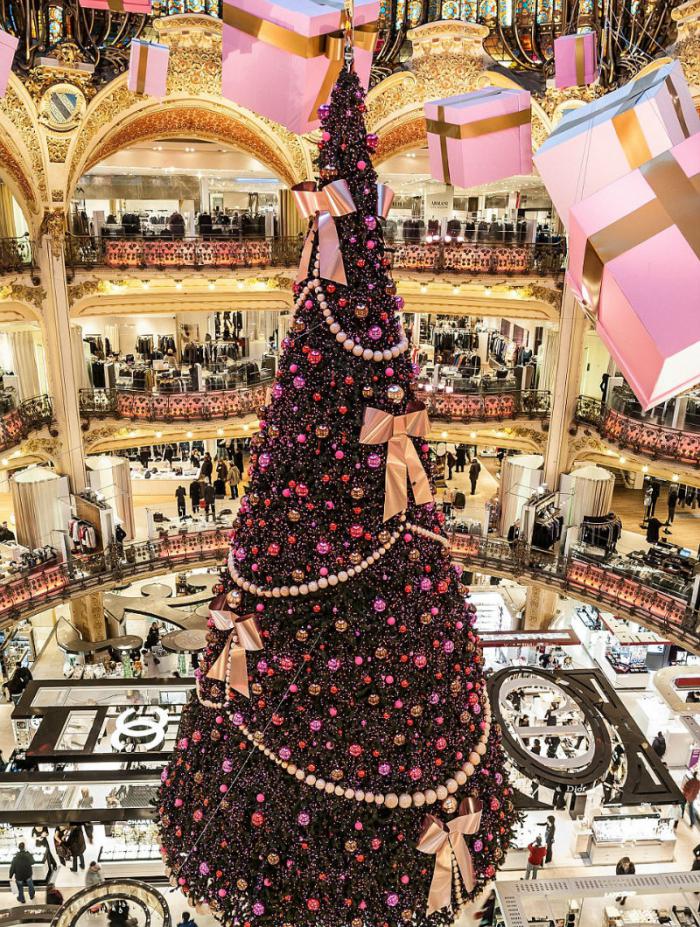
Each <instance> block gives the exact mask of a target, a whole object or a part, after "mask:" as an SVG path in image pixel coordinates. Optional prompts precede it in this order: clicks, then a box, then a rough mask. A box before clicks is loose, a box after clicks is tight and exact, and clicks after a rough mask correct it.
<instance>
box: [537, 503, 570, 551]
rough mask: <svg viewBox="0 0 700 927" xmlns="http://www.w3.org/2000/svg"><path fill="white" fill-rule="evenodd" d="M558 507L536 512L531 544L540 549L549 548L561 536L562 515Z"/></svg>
mask: <svg viewBox="0 0 700 927" xmlns="http://www.w3.org/2000/svg"><path fill="white" fill-rule="evenodd" d="M558 511H559V510H558V509H554V510H553V511H548V510H545V511H544V512H542V513H538V514H537V517H536V518H535V525H534V528H533V530H532V546H533V547H538V548H540V550H551V549H552V547H554V545H555V544H556V542H557V541H558V540H559V538H560V537H561V532H562V528H563V526H564V517H563V516H562V515H559V514H558Z"/></svg>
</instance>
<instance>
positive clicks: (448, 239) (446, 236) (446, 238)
mask: <svg viewBox="0 0 700 927" xmlns="http://www.w3.org/2000/svg"><path fill="white" fill-rule="evenodd" d="M451 241H452V236H451V235H445V244H446V245H449V243H450V242H451Z"/></svg>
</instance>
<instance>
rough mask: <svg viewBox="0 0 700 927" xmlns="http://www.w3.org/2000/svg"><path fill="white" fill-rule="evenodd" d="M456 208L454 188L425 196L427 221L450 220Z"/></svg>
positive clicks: (446, 188) (447, 188)
mask: <svg viewBox="0 0 700 927" xmlns="http://www.w3.org/2000/svg"><path fill="white" fill-rule="evenodd" d="M453 208H454V187H445V188H444V189H442V190H437V191H432V192H431V193H426V194H425V213H424V215H425V221H426V223H427V222H428V221H429V220H430V219H449V218H450V217H451V216H452V211H453Z"/></svg>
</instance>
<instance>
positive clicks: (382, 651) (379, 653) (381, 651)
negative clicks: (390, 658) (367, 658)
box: [374, 647, 388, 660]
mask: <svg viewBox="0 0 700 927" xmlns="http://www.w3.org/2000/svg"><path fill="white" fill-rule="evenodd" d="M374 655H375V657H376V658H377V659H378V660H386V658H387V655H388V651H387V649H386V647H377V649H376V650H375V651H374Z"/></svg>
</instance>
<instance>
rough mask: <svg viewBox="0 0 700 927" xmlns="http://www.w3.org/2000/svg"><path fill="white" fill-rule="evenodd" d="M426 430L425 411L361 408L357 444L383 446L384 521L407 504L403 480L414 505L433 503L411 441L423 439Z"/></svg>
mask: <svg viewBox="0 0 700 927" xmlns="http://www.w3.org/2000/svg"><path fill="white" fill-rule="evenodd" d="M429 431H430V422H429V420H428V413H427V411H426V410H425V409H417V410H416V411H414V412H407V413H406V414H405V415H392V414H391V412H384V411H383V410H382V409H374V408H372V407H371V406H369V407H368V408H366V409H365V417H364V421H363V423H362V429H361V430H360V444H386V445H388V446H387V457H386V476H385V479H384V521H388V520H389V519H390V518H392V517H393V516H394V515H398V514H399V513H400V512H403V511H404V510H405V508H406V506H407V505H408V489H407V486H406V482H407V480H409V481H410V483H411V488H412V490H413V498H414V499H415V500H416V504H417V505H425V504H426V503H428V502H432V501H433V494H432V492H431V491H430V483H429V481H428V477H427V475H426V472H425V470H424V469H423V464H422V463H421V461H420V457H419V456H418V451H416V448H415V446H414V444H413V441H412V440H411V439H412V438H425V437H426V436H427V435H428V433H429Z"/></svg>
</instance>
